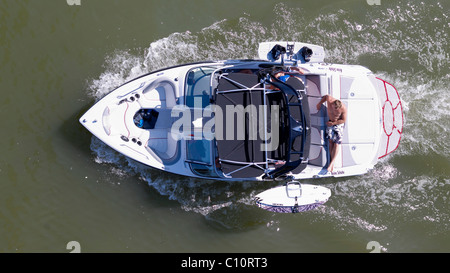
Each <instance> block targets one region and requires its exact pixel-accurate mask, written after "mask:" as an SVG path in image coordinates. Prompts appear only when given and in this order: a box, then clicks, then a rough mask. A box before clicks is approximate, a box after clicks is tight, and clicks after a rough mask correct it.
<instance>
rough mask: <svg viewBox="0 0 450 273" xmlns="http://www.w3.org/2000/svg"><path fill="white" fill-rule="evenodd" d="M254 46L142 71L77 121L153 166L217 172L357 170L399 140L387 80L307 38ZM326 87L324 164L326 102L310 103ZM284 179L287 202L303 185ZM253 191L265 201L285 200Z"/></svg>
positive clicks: (297, 174)
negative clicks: (342, 117) (337, 107)
mask: <svg viewBox="0 0 450 273" xmlns="http://www.w3.org/2000/svg"><path fill="white" fill-rule="evenodd" d="M258 55H259V56H258V59H251V60H222V61H204V62H197V63H189V64H182V65H178V66H175V67H170V68H165V69H162V70H158V71H153V72H151V73H148V74H145V75H142V76H140V77H138V78H136V79H133V80H131V81H129V82H127V83H125V84H123V85H121V86H119V87H118V88H116V89H115V90H113V91H111V92H110V93H109V94H108V95H106V96H105V97H103V98H102V99H101V100H99V101H98V102H96V103H95V105H93V106H92V107H91V108H90V109H89V110H88V111H87V112H86V113H85V114H84V115H82V117H81V118H80V123H81V124H82V125H83V126H84V127H86V128H87V129H88V130H89V131H90V132H91V133H92V134H93V135H95V136H96V137H97V138H99V139H100V140H101V141H103V142H104V143H106V144H107V145H108V146H110V147H111V148H113V149H115V150H116V151H118V152H119V153H121V154H123V155H125V156H127V157H129V158H132V159H134V160H136V161H138V162H141V163H142V164H145V165H148V166H150V167H152V168H154V169H158V170H161V171H165V172H170V173H174V174H178V175H184V176H189V177H197V178H205V179H218V180H232V181H243V180H255V181H263V180H275V179H276V180H288V181H297V180H300V179H310V178H324V177H343V176H353V175H362V174H364V173H367V172H368V171H369V170H371V169H372V168H373V167H374V166H375V164H376V163H377V162H378V160H379V159H381V158H382V157H385V156H386V155H388V154H390V153H391V152H393V151H394V150H395V149H396V148H397V147H398V145H399V142H400V138H401V134H402V130H403V129H402V128H403V113H402V104H401V100H400V97H399V95H398V92H397V90H396V89H395V88H394V86H393V85H392V84H390V83H388V82H386V81H384V80H382V79H380V78H378V77H376V76H375V75H374V74H373V73H372V72H371V71H370V70H369V69H367V68H365V67H363V66H359V65H342V64H329V63H325V62H324V58H325V51H324V49H323V47H321V46H317V45H313V44H308V43H300V42H284V41H283V42H281V41H280V42H264V43H260V44H259V49H258ZM280 75H282V76H280ZM325 95H329V96H332V97H334V98H336V99H339V100H341V101H342V103H343V104H345V106H346V107H347V110H348V115H347V116H348V117H347V120H346V122H345V125H344V132H343V133H344V136H343V141H342V144H341V145H340V146H341V149H339V151H338V153H339V154H338V156H337V158H336V161H335V164H334V169H333V171H331V172H330V171H327V166H328V164H329V162H330V152H329V147H328V146H329V141H328V139H327V137H326V133H325V132H326V127H327V125H326V122H327V121H328V116H327V109H326V107H327V105H326V103H323V104H322V105H321V106H320V107H317V105H318V104H319V103H320V102H321V99H322V97H323V96H325ZM318 108H320V109H318ZM285 187H286V190H285V195H286V196H288V195H289V194H290V196H291V197H292V198H293V199H292V200H294V199H295V201H297V199H299V197H301V196H302V195H304V194H305V192H306V191H303V192H302V189H301V184H300V183H295V182H290V183H289V184H287V185H286V186H285ZM293 189H294V190H293ZM304 189H305V187H304ZM327 190H328V189H326V188H324V187H319V186H315V188H314V189H311V192H314V191H316V193H317V192H320V194H319V195H320V196H322V197H323V198H322V199H321V200H319V199H320V198H315V199H314V198H313V199H314V200H315V201H317V202H315V203H317V204H319V203H320V204H322V203H323V202H325V201H326V200H327V199H328V197H329V196H330V193H329V190H328V191H327ZM278 192H279V190H278ZM286 196H285V197H286ZM288 197H289V196H288ZM257 199H258V202H259V203H258V204H260V205H261V204H262V205H261V207H262V206H263V205H264V206H265V207H264V208H266V209H269V210H270V208H273V207H278V208H280V207H283V206H282V205H280V204H278V203H277V202H275V201H274V202H272V203H271V204H267V203H264V202H263V201H262V198H257ZM313 203H314V202H313ZM277 204H278V205H277ZM293 204H294V205H289V206H288V207H294V206H295V202H294V203H293ZM296 211H298V203H297V209H296Z"/></svg>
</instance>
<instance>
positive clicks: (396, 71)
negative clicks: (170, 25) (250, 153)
mask: <svg viewBox="0 0 450 273" xmlns="http://www.w3.org/2000/svg"><path fill="white" fill-rule="evenodd" d="M355 12H357V11H356V10H351V9H340V10H338V11H331V10H330V11H326V9H325V10H324V11H322V13H323V14H321V15H320V16H318V17H316V18H308V16H305V12H304V11H303V10H302V9H289V7H288V6H287V5H286V4H278V5H276V6H275V9H274V13H275V15H276V16H274V18H275V19H274V21H273V22H272V23H271V24H270V25H269V26H267V25H264V24H263V23H260V22H257V21H254V20H252V19H251V16H250V15H245V16H243V17H241V18H239V19H238V20H222V21H218V22H216V23H214V24H213V25H211V26H208V27H206V28H204V29H202V30H201V31H199V32H197V33H191V32H189V31H187V32H184V33H173V34H171V35H169V36H168V37H166V38H163V39H160V40H157V41H155V42H152V43H151V44H150V46H149V47H148V48H145V49H143V50H141V53H140V54H137V55H134V54H132V53H130V52H127V51H119V52H114V53H113V54H111V55H110V56H108V57H107V58H106V61H105V71H104V72H103V73H102V74H101V75H100V76H99V77H98V78H97V79H92V80H90V81H89V82H88V85H89V88H88V89H89V90H88V92H89V96H91V97H92V98H93V99H95V100H99V99H100V98H102V97H103V96H105V95H106V94H108V93H109V92H110V91H111V90H113V89H114V88H116V87H118V86H119V85H121V84H123V83H125V82H127V81H128V80H131V79H133V78H135V77H137V76H139V75H142V74H144V73H148V72H151V71H153V70H156V69H160V68H165V67H169V66H172V65H177V64H180V63H187V62H195V61H202V60H208V59H209V60H220V59H233V58H235V59H246V58H257V48H258V44H259V42H263V41H276V40H290V41H294V40H299V41H303V42H307V43H313V44H318V45H322V46H323V47H324V48H325V50H326V56H327V57H326V61H327V62H331V63H343V64H349V63H353V64H355V63H358V64H361V65H363V66H367V67H369V68H370V69H371V70H372V71H374V73H376V74H377V75H379V76H381V77H382V78H383V79H385V80H387V81H389V82H392V83H395V84H394V85H395V86H396V88H397V90H398V92H399V94H400V97H401V98H402V104H403V106H404V114H405V124H404V134H403V138H402V141H401V143H400V146H399V149H398V150H397V151H396V152H395V153H394V154H392V155H389V156H387V157H386V158H383V160H382V161H381V162H379V163H378V164H377V165H376V167H375V169H374V170H372V171H371V172H369V173H368V174H367V175H364V176H360V177H351V178H345V179H344V178H339V179H333V178H331V179H329V180H327V181H318V180H314V181H312V182H306V183H313V184H319V183H320V184H322V183H325V185H323V186H326V187H328V188H330V189H331V190H332V197H331V199H330V200H329V201H328V202H327V204H326V205H325V206H322V207H319V208H318V209H316V210H314V211H310V212H308V213H307V214H305V215H309V216H298V217H308V219H311V218H312V217H313V218H314V219H315V220H314V221H324V222H327V223H330V222H332V223H333V224H334V228H335V229H336V230H341V229H346V230H347V232H349V233H352V232H360V231H365V232H385V231H386V230H389V229H390V226H392V225H408V224H411V223H415V222H424V221H425V222H430V223H433V224H434V225H433V226H434V228H433V229H432V230H433V232H436V233H440V232H445V231H446V230H448V228H449V226H448V225H449V224H448V223H450V213H449V212H448V198H449V192H450V179H449V177H450V171H449V169H448V166H449V165H450V158H449V156H448V155H449V154H450V149H449V148H450V147H449V143H448V142H447V141H445V140H444V139H445V136H447V135H448V132H447V130H448V129H447V128H450V120H449V119H448V115H449V110H448V109H450V107H449V106H450V97H449V94H450V92H448V86H449V85H450V74H449V73H448V67H449V61H448V60H449V59H450V58H449V52H448V47H447V45H448V44H449V37H448V33H450V31H449V29H450V20H449V17H448V15H447V14H446V12H445V9H444V8H443V7H442V5H441V4H440V3H435V4H426V5H425V4H424V3H423V2H422V3H415V2H411V3H409V2H408V3H403V4H389V3H384V2H383V6H382V7H381V8H379V9H376V10H375V11H374V12H373V13H370V15H368V16H366V17H364V18H361V17H357V16H349V14H350V13H355ZM430 14H434V15H433V18H431V19H430V17H429V15H430ZM436 14H441V16H435V15H436ZM300 15H301V16H300ZM350 17H351V18H355V17H357V18H361V19H360V21H354V22H351V21H349V20H348V19H347V18H350ZM277 18H278V19H277ZM424 20H426V21H427V22H429V23H427V24H425V25H424V24H422V23H421V22H423V21H424ZM430 21H431V22H430ZM299 26H301V27H299ZM418 26H419V27H418ZM91 150H92V151H93V152H94V153H95V155H96V159H95V161H96V162H97V163H99V164H110V165H111V168H112V169H114V170H116V169H121V170H124V171H126V172H129V173H133V174H138V175H139V176H140V177H141V179H143V180H145V181H147V182H148V184H149V185H150V186H151V187H153V188H155V189H156V190H157V191H158V192H159V193H160V194H162V195H165V196H168V198H169V199H171V200H176V201H178V202H179V203H180V206H181V208H182V209H183V210H186V211H194V212H196V213H200V214H202V215H205V217H206V218H207V219H208V220H211V222H214V223H219V225H220V226H224V227H226V228H232V229H243V228H244V229H245V228H248V227H251V226H253V225H261V224H267V227H270V228H271V229H273V230H276V229H278V228H277V227H276V226H277V225H278V224H279V223H280V221H279V220H277V219H279V218H277V217H283V216H277V215H275V214H271V213H267V212H265V211H262V210H260V209H258V208H257V207H255V206H253V205H254V204H253V201H252V199H253V197H254V196H255V195H256V194H258V193H259V192H261V191H263V190H264V189H266V188H268V187H269V186H272V187H273V186H276V185H278V184H279V183H276V182H273V183H271V185H264V184H263V183H262V182H244V183H232V182H225V181H214V182H213V181H209V180H200V179H192V178H186V177H179V176H176V175H171V174H166V173H164V174H163V173H161V172H158V171H156V170H152V169H150V168H147V167H145V166H143V165H141V164H140V163H137V162H135V161H133V160H131V159H127V158H125V157H124V156H122V155H120V154H118V153H116V152H115V151H113V150H112V149H111V148H109V147H108V146H106V145H105V144H103V143H102V142H101V141H99V140H98V139H96V138H95V137H93V138H92V143H91ZM118 175H120V173H119V174H118ZM266 183H267V182H266ZM380 213H382V214H383V215H388V217H389V219H390V220H386V217H380V216H379V215H380ZM302 215H304V214H302ZM310 217H311V218H310Z"/></svg>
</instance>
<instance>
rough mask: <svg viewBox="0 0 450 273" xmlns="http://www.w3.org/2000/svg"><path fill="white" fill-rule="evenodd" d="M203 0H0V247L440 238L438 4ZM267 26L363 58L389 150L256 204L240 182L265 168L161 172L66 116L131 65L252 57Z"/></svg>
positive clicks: (351, 58)
mask: <svg viewBox="0 0 450 273" xmlns="http://www.w3.org/2000/svg"><path fill="white" fill-rule="evenodd" d="M131 2H133V4H131ZM211 2H214V1H173V2H168V3H163V4H162V3H160V2H159V1H137V0H135V1H115V2H114V3H111V2H109V1H108V2H106V1H94V2H92V3H91V2H88V1H82V5H81V6H78V7H75V6H68V5H66V3H65V2H64V1H42V2H39V3H36V2H34V1H9V0H3V1H0V13H1V14H2V16H0V22H1V23H2V24H1V27H0V39H1V41H2V45H1V47H0V53H1V55H0V56H2V58H1V59H0V61H1V64H2V65H1V68H0V69H1V73H0V83H1V89H2V97H1V99H0V105H1V107H0V113H1V114H2V119H1V125H2V131H1V133H0V141H1V143H0V144H1V146H0V147H1V148H0V149H1V150H2V152H1V156H0V179H1V185H0V186H1V191H0V196H1V198H0V200H1V203H0V251H2V252H68V250H67V249H66V244H67V243H68V242H69V241H74V240H75V241H78V242H79V243H80V245H81V249H82V251H85V252H90V251H95V252H128V251H129V252H185V251H187V252H209V251H213V252H369V250H367V249H366V246H367V244H368V243H369V242H370V241H376V242H378V243H379V244H380V246H381V251H384V252H448V251H449V250H450V237H449V235H450V234H449V222H450V210H449V196H450V168H449V167H450V158H449V154H450V153H449V144H448V142H447V141H446V139H447V133H448V132H447V131H448V128H449V127H450V119H449V109H450V107H449V106H450V98H449V89H448V86H449V84H450V70H449V61H448V60H449V46H448V44H449V40H450V39H449V35H450V31H449V29H450V19H449V17H448V16H450V15H448V14H450V12H449V11H450V9H449V4H448V3H447V2H445V1H428V2H426V3H425V1H423V2H422V1H387V0H381V5H374V6H370V5H368V4H367V2H366V1H364V0H353V1H325V0H324V1H286V2H278V1H246V2H245V4H241V6H240V9H238V8H237V7H236V8H231V7H230V6H233V4H235V6H239V5H238V3H239V1H231V2H233V3H231V5H230V6H229V5H228V4H227V5H225V4H224V3H215V4H213V3H211ZM228 2H229V1H228ZM228 2H227V3H228ZM234 2H235V3H234ZM155 4H158V5H157V8H155V7H154V5H155ZM50 7H52V9H49V8H50ZM167 14H170V16H169V17H168V15H167ZM270 40H291V41H293V40H295V41H303V42H308V43H313V44H319V45H322V46H324V47H325V49H326V54H327V58H326V61H327V62H330V63H344V64H361V65H364V66H366V67H368V68H369V69H371V70H372V71H374V72H375V73H376V74H377V75H378V76H380V77H381V78H383V79H385V80H387V81H388V82H390V83H392V84H394V85H395V86H396V88H397V90H398V92H399V94H400V96H401V99H402V104H403V108H404V118H405V124H404V134H403V137H402V141H401V144H400V146H399V148H398V150H397V151H396V152H395V153H393V154H392V155H390V156H388V157H387V158H384V159H383V160H382V161H381V162H380V163H379V164H377V165H376V167H375V169H374V170H372V171H371V172H370V173H368V174H366V175H364V176H358V177H350V178H340V179H326V180H311V181H305V182H307V183H313V184H320V185H323V186H326V187H329V188H330V189H331V190H332V197H331V199H330V200H329V201H328V202H327V203H326V205H325V206H322V207H320V208H318V209H316V210H313V211H310V212H306V213H302V214H296V215H284V214H274V213H270V212H266V211H263V210H260V209H259V208H257V207H255V206H254V205H253V204H252V197H253V196H254V195H256V194H258V193H259V192H261V191H262V190H264V189H266V188H268V187H269V186H276V185H278V184H277V183H276V182H273V183H269V185H268V184H267V182H266V183H262V182H261V183H254V182H253V183H252V182H246V183H229V182H226V181H216V182H213V181H209V180H200V179H190V178H184V177H180V176H176V175H171V174H166V173H161V172H159V171H156V170H153V169H149V168H147V167H145V166H143V165H141V164H139V163H137V162H135V161H133V160H131V159H129V158H126V157H124V156H122V155H120V154H118V153H117V152H115V151H114V150H112V149H110V148H109V147H107V146H106V145H105V144H103V143H102V142H100V141H99V140H98V139H96V138H95V137H93V136H91V135H90V134H89V133H88V132H87V131H86V130H85V129H84V128H82V126H81V125H79V124H78V117H79V116H81V114H82V113H84V111H86V110H87V109H88V108H89V107H90V106H92V104H93V103H94V102H95V101H97V100H99V99H100V98H102V97H103V96H105V95H106V94H107V93H109V92H110V91H111V90H112V89H114V88H115V87H117V86H119V85H121V84H122V83H124V82H126V81H128V80H130V79H132V78H134V77H137V76H139V75H141V74H144V73H147V72H150V71H153V70H156V69H160V68H164V67H168V66H171V65H177V64H181V63H186V62H194V61H201V60H218V59H233V58H234V59H241V58H256V57H257V48H258V43H259V42H262V41H270Z"/></svg>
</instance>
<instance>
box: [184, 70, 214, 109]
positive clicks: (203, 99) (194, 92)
mask: <svg viewBox="0 0 450 273" xmlns="http://www.w3.org/2000/svg"><path fill="white" fill-rule="evenodd" d="M215 69H216V68H212V67H197V68H194V69H192V70H191V71H189V73H188V74H187V79H186V106H187V107H189V108H200V107H201V108H205V107H207V106H208V105H209V104H210V97H211V82H210V80H211V74H212V73H213V72H214V70H215Z"/></svg>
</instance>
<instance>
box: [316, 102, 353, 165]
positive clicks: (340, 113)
mask: <svg viewBox="0 0 450 273" xmlns="http://www.w3.org/2000/svg"><path fill="white" fill-rule="evenodd" d="M325 101H326V102H327V109H328V119H329V121H328V122H327V136H328V139H329V142H330V157H331V161H330V164H329V165H328V168H327V170H328V171H329V172H332V171H333V168H334V161H335V160H336V157H337V154H338V151H339V147H340V144H341V143H342V137H343V131H344V123H345V121H346V120H347V108H346V107H345V105H344V104H343V103H342V102H341V101H340V100H337V99H335V98H333V97H332V96H329V95H325V96H323V97H322V99H321V100H320V102H319V103H318V104H317V110H320V107H321V106H322V103H324V102H325Z"/></svg>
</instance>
